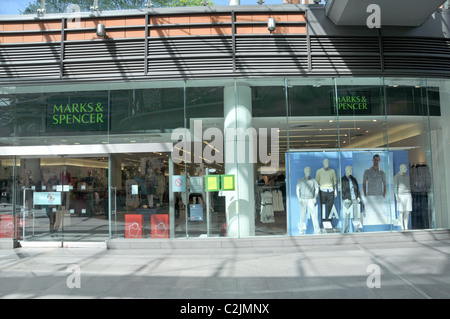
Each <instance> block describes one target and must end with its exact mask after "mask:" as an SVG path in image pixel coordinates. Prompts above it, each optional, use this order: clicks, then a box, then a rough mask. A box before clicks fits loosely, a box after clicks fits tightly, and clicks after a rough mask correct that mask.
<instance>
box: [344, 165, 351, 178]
mask: <svg viewBox="0 0 450 319" xmlns="http://www.w3.org/2000/svg"><path fill="white" fill-rule="evenodd" d="M352 173H353V168H352V167H351V166H346V167H345V176H347V177H349V176H350V175H352Z"/></svg>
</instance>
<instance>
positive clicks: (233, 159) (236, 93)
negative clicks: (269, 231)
mask: <svg viewBox="0 0 450 319" xmlns="http://www.w3.org/2000/svg"><path fill="white" fill-rule="evenodd" d="M252 130H253V128H252V92H251V87H250V86H249V85H248V84H246V83H238V82H236V83H232V84H230V85H228V86H225V88H224V145H225V156H224V161H225V174H232V175H235V180H236V190H235V191H226V192H224V193H225V196H226V199H225V208H226V216H227V236H228V237H248V236H254V235H255V201H254V177H253V175H254V173H253V168H254V161H253V160H251V156H250V155H252V154H251V153H252V150H253V145H252V144H251V143H252V142H251V137H250V138H249V136H247V135H246V134H242V133H243V132H252ZM236 133H237V134H236ZM253 143H256V141H255V140H254V141H253ZM242 152H245V161H243V162H242V160H240V159H239V158H240V156H241V155H243V153H242Z"/></svg>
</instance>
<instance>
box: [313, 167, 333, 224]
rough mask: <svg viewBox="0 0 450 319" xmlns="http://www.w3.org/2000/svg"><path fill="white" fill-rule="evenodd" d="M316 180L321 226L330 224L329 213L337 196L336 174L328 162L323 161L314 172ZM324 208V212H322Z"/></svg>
mask: <svg viewBox="0 0 450 319" xmlns="http://www.w3.org/2000/svg"><path fill="white" fill-rule="evenodd" d="M316 180H317V183H318V184H319V199H320V204H321V206H322V226H323V222H330V223H331V218H330V213H331V210H332V209H333V205H334V198H335V197H336V196H337V187H336V185H337V182H336V172H335V171H334V169H332V168H330V161H329V160H328V159H327V158H326V159H324V160H323V167H322V168H320V169H318V170H317V172H316ZM324 207H325V212H324Z"/></svg>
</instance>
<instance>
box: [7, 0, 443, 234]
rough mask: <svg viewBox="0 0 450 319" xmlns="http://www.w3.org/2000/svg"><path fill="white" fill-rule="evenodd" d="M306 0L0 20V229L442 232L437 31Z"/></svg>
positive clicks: (37, 231)
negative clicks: (336, 11)
mask: <svg viewBox="0 0 450 319" xmlns="http://www.w3.org/2000/svg"><path fill="white" fill-rule="evenodd" d="M306 9H307V7H305V6H301V5H298V6H297V5H283V6H255V7H251V8H249V7H234V8H232V7H229V8H217V9H216V10H213V11H210V10H206V9H203V8H191V9H171V10H169V9H160V10H153V11H151V12H144V13H143V12H106V13H102V14H98V16H97V17H95V18H93V17H92V16H90V15H88V14H86V15H85V16H83V15H82V16H81V19H80V20H79V21H77V20H73V19H71V18H70V17H69V16H63V15H61V16H60V15H48V17H45V18H44V17H42V18H41V20H39V22H36V21H33V19H30V18H27V17H23V18H21V19H18V18H16V19H14V18H13V17H11V18H10V20H9V21H6V20H5V21H3V22H0V24H2V29H0V32H1V33H0V37H1V38H0V39H1V44H0V50H1V51H0V52H1V54H0V59H2V61H1V62H2V69H1V70H2V71H1V74H0V76H1V78H0V89H1V92H0V93H1V100H0V103H1V104H0V108H1V110H2V112H1V114H2V115H1V117H2V120H1V123H2V127H1V129H0V135H1V136H0V143H1V147H0V156H1V166H2V169H1V172H2V178H1V180H2V190H1V192H2V198H1V201H2V207H1V208H2V215H1V221H0V228H1V234H0V235H1V236H2V237H3V238H11V239H13V240H19V241H105V240H110V239H121V238H124V239H129V238H141V239H156V238H158V239H161V238H167V239H170V238H197V237H205V238H211V237H229V238H248V237H257V236H308V235H311V236H320V235H327V234H342V235H345V234H353V233H357V232H398V231H402V230H414V229H438V228H445V229H448V228H450V224H449V223H450V221H449V211H450V210H449V208H450V202H449V201H448V199H447V197H448V195H449V192H450V184H449V183H450V171H449V170H448V169H447V168H446V162H447V161H448V159H449V158H450V144H449V141H448V137H449V136H450V134H449V133H450V132H449V124H448V123H449V119H450V97H449V92H450V90H449V89H450V82H449V79H448V76H449V71H448V66H449V65H450V64H449V59H448V51H449V47H448V44H447V41H448V39H446V37H445V36H444V35H443V34H444V33H443V32H444V31H445V30H443V29H442V27H440V29H439V30H440V31H439V32H440V35H439V32H437V31H436V30H437V29H436V25H435V24H436V23H437V22H436V20H437V19H433V21H431V20H430V21H429V22H427V23H426V24H424V25H423V26H422V27H419V28H411V29H408V30H404V29H402V30H400V29H395V28H388V29H387V30H384V29H382V30H381V31H380V30H372V29H368V28H367V29H361V28H358V29H356V28H348V27H336V26H334V25H333V24H332V22H330V21H328V20H327V18H326V17H325V16H324V13H323V10H321V9H320V8H319V7H317V8H309V9H308V10H306ZM436 15H437V16H438V17H440V18H441V19H445V18H446V11H445V10H444V11H442V12H441V11H439V12H437V13H436ZM268 18H274V19H275V21H276V29H275V31H272V32H270V31H268V30H267V20H268ZM100 23H101V24H103V25H104V26H105V30H106V36H105V37H102V36H98V35H97V34H96V29H97V26H98V24H100ZM62 26H64V27H62ZM399 43H401V45H399ZM30 53H32V54H31V55H30Z"/></svg>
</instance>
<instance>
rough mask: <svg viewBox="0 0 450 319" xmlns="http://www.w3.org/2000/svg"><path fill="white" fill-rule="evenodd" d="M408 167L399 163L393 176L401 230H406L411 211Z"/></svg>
mask: <svg viewBox="0 0 450 319" xmlns="http://www.w3.org/2000/svg"><path fill="white" fill-rule="evenodd" d="M407 169H408V167H407V166H406V165H405V164H401V165H400V171H399V172H398V173H397V175H395V176H394V194H395V199H396V200H397V211H398V220H399V223H400V227H401V229H402V230H408V222H409V213H410V212H411V211H412V195H411V185H410V180H409V176H408V175H406V171H407Z"/></svg>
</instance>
